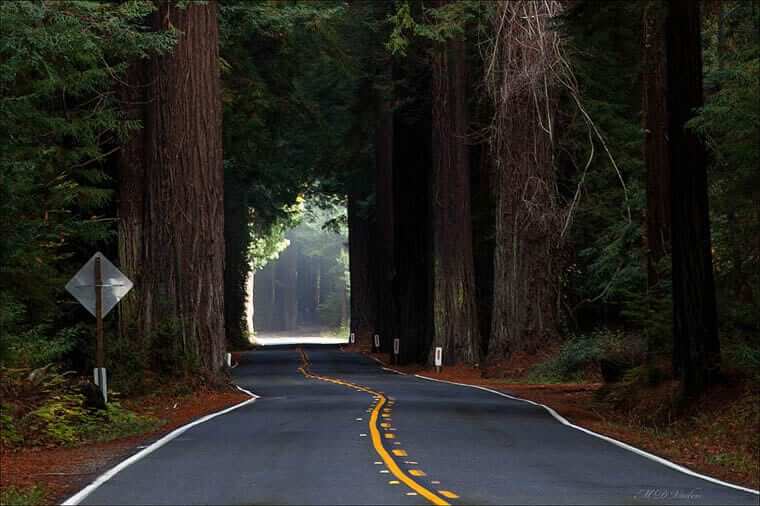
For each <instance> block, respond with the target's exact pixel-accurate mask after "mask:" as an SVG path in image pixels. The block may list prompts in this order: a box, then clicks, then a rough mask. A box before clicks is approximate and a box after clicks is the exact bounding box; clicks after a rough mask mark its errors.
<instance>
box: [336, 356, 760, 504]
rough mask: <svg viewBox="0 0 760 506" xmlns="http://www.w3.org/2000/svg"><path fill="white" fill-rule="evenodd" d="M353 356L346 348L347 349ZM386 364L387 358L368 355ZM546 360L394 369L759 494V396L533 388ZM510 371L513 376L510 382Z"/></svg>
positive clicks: (753, 392)
mask: <svg viewBox="0 0 760 506" xmlns="http://www.w3.org/2000/svg"><path fill="white" fill-rule="evenodd" d="M347 351H348V349H347ZM367 354H368V355H369V356H371V357H373V358H375V359H377V360H378V361H380V362H382V363H384V364H387V358H388V355H387V354H374V353H367ZM544 359H545V357H535V356H518V357H515V358H514V359H513V360H510V361H508V362H505V363H502V364H497V365H496V367H492V368H489V369H487V370H483V369H479V368H474V367H465V366H454V367H445V368H444V369H443V370H442V371H441V372H440V373H437V372H435V370H434V369H430V368H426V367H421V366H395V365H388V367H391V368H394V369H396V370H399V371H401V372H404V373H406V374H419V375H423V376H427V377H430V378H435V379H440V380H445V381H452V382H456V383H465V384H469V385H478V386H483V387H487V388H491V389H493V390H498V391H501V392H504V393H507V394H510V395H513V396H515V397H520V398H523V399H527V400H531V401H534V402H538V403H540V404H544V405H546V406H549V407H551V408H552V409H554V410H555V411H557V412H558V413H559V414H561V415H562V416H563V417H565V418H566V419H568V420H569V421H570V422H572V423H574V424H576V425H579V426H582V427H585V428H587V429H590V430H592V431H594V432H597V433H599V434H604V435H606V436H609V437H612V438H614V439H617V440H619V441H623V442H625V443H628V444H630V445H632V446H635V447H637V448H641V449H644V450H646V451H648V452H650V453H653V454H655V455H658V456H660V457H663V458H666V459H668V460H670V461H672V462H675V463H677V464H680V465H682V466H684V467H687V468H689V469H692V470H695V471H697V472H700V473H703V474H706V475H708V476H712V477H716V478H719V479H721V480H724V481H727V482H729V483H735V484H739V485H743V486H747V487H750V488H753V489H758V488H760V442H758V438H757V428H758V426H760V389H758V387H757V385H753V384H751V383H749V382H747V381H745V380H744V379H742V378H740V377H735V376H734V377H732V376H729V377H727V378H726V380H725V381H724V382H723V384H721V385H717V386H715V387H713V388H712V389H711V390H710V391H709V392H708V393H707V394H705V395H704V396H703V397H702V398H701V399H699V400H697V401H696V402H692V403H690V406H692V407H691V408H687V409H681V410H676V409H675V408H673V407H672V406H673V405H674V402H673V399H674V398H675V396H676V389H677V385H676V384H675V382H673V381H664V382H662V383H660V384H659V385H657V386H655V387H643V386H641V385H637V386H636V387H635V389H631V388H630V387H628V388H624V387H622V386H617V387H616V386H615V385H614V384H613V385H605V384H604V383H602V382H601V381H600V378H599V376H598V375H596V374H593V373H591V374H589V376H590V377H589V379H588V380H587V381H583V382H577V383H531V382H530V380H529V379H528V377H529V371H530V370H531V368H532V367H533V366H535V365H537V363H539V362H540V361H542V360H544ZM504 371H509V372H510V373H509V377H499V376H504Z"/></svg>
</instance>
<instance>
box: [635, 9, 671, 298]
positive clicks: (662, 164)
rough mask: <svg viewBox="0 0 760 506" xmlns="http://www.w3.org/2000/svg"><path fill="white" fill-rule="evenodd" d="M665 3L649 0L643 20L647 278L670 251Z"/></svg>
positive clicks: (653, 279)
mask: <svg viewBox="0 0 760 506" xmlns="http://www.w3.org/2000/svg"><path fill="white" fill-rule="evenodd" d="M662 7H664V4H663V3H662V2H661V1H660V0H649V1H647V2H646V4H645V5H644V10H643V20H642V25H643V26H642V28H643V29H642V46H643V47H642V70H643V71H642V87H641V91H642V111H643V118H642V119H643V127H644V162H645V163H646V168H647V250H648V255H647V274H648V275H647V279H648V284H649V287H650V288H653V287H655V286H656V285H657V284H658V283H659V282H660V273H659V272H658V268H657V265H658V263H659V262H660V260H661V259H662V258H664V257H666V256H667V255H669V254H670V218H671V209H670V188H671V169H670V151H669V147H668V132H667V128H668V108H667V103H666V96H665V93H666V91H665V90H666V80H667V77H666V76H667V68H666V60H665V40H664V31H663V30H664V22H665V16H664V14H665V12H664V10H663V9H662Z"/></svg>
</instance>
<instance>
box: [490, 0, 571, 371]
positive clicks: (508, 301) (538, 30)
mask: <svg viewBox="0 0 760 506" xmlns="http://www.w3.org/2000/svg"><path fill="white" fill-rule="evenodd" d="M557 8H558V7H557V5H556V3H549V2H500V3H499V5H498V7H497V14H496V16H495V18H494V26H495V29H497V30H499V33H501V35H500V37H501V38H500V40H499V41H498V46H497V47H498V48H499V49H498V51H499V52H498V53H497V54H495V55H494V60H495V62H496V65H497V66H498V67H496V68H497V71H496V73H495V74H494V77H493V78H492V79H493V82H492V91H491V94H492V98H493V100H494V108H495V114H496V116H495V121H496V124H495V125H494V128H493V130H494V132H495V135H494V137H493V138H492V140H491V143H492V150H493V154H494V160H495V161H494V163H495V172H496V181H495V191H496V239H495V249H494V282H493V285H494V289H493V311H492V318H491V338H490V341H489V345H488V360H489V361H496V360H499V359H501V358H504V357H507V356H509V355H510V354H511V353H514V352H526V353H535V352H536V351H537V350H538V349H539V348H540V347H541V346H542V345H544V344H546V343H547V342H548V341H550V340H552V339H553V338H555V337H556V335H557V323H558V322H557V320H558V316H557V312H558V309H557V300H558V297H557V290H558V289H559V286H558V283H557V281H558V277H559V268H558V266H557V265H556V264H557V257H558V253H559V242H560V241H559V240H560V232H559V230H560V211H559V207H558V204H557V196H556V181H555V171H554V158H553V157H554V152H553V150H554V122H555V113H556V108H557V91H556V90H557V85H556V82H555V78H554V77H553V74H552V68H553V66H554V65H557V66H558V65H559V64H560V63H559V61H558V58H557V56H556V52H555V49H554V44H555V43H557V44H559V43H560V41H559V40H558V36H557V34H556V33H554V32H552V31H551V29H550V25H549V23H551V18H552V16H553V15H554V11H555V9H557ZM502 20H506V21H504V26H503V27H502V28H499V27H500V25H501V23H502Z"/></svg>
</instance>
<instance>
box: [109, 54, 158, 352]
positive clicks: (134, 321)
mask: <svg viewBox="0 0 760 506" xmlns="http://www.w3.org/2000/svg"><path fill="white" fill-rule="evenodd" d="M145 86H146V76H145V63H144V62H142V61H138V62H135V63H133V64H132V65H131V66H130V68H129V72H128V73H127V75H126V76H125V78H124V80H123V84H122V86H120V87H119V89H118V94H119V100H120V101H121V107H122V111H123V112H124V115H125V118H126V119H128V120H132V121H141V122H144V121H145V104H146V94H145ZM145 146H146V138H145V129H144V128H140V130H137V131H135V132H133V133H132V135H131V137H130V138H129V140H128V141H127V142H126V143H124V144H123V145H122V146H121V149H120V150H119V155H118V159H117V167H118V172H119V193H118V216H119V228H118V237H119V246H118V247H119V267H120V269H121V271H122V272H123V273H124V274H126V275H127V277H128V278H129V279H131V280H132V282H133V283H134V288H133V289H132V291H131V293H130V294H129V295H128V296H127V297H125V298H124V299H123V300H122V301H121V303H120V304H119V305H118V306H117V307H118V311H119V333H120V337H121V338H122V339H129V340H132V341H133V342H134V341H136V343H135V344H136V345H137V346H136V347H137V348H138V349H141V350H142V351H143V352H144V353H146V355H147V352H149V348H150V347H149V345H148V341H147V337H148V329H147V328H145V321H144V319H143V316H142V310H143V309H144V306H143V295H142V294H143V274H142V268H143V262H144V257H143V254H144V252H143V241H144V237H143V234H144V232H145V229H144V227H145V194H146V187H145Z"/></svg>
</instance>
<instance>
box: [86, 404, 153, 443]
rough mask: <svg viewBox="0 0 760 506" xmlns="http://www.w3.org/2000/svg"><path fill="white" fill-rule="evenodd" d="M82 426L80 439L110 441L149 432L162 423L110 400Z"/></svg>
mask: <svg viewBox="0 0 760 506" xmlns="http://www.w3.org/2000/svg"><path fill="white" fill-rule="evenodd" d="M92 418H93V419H91V420H90V421H89V422H88V423H87V424H86V425H85V427H84V428H83V430H82V436H81V437H82V440H85V441H111V440H112V439H118V438H122V437H129V436H134V435H137V434H143V433H145V432H150V431H153V430H155V429H157V428H158V427H160V426H161V425H163V424H164V422H163V421H162V420H159V419H157V418H153V417H150V416H143V415H139V414H137V413H135V412H134V411H130V410H128V409H126V408H124V407H122V406H121V404H119V403H118V402H116V401H114V402H110V403H109V404H108V407H107V408H106V411H105V412H104V413H103V412H101V413H97V414H96V415H95V416H93V417H92Z"/></svg>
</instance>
